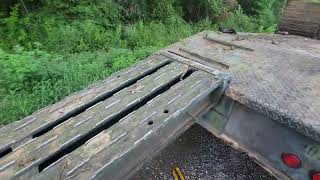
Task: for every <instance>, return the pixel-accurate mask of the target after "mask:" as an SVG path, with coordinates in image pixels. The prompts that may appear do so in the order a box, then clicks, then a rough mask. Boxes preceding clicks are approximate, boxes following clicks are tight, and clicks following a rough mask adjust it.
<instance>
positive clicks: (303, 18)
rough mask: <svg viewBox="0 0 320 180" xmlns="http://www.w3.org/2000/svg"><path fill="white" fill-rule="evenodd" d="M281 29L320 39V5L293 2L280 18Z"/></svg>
mask: <svg viewBox="0 0 320 180" xmlns="http://www.w3.org/2000/svg"><path fill="white" fill-rule="evenodd" d="M279 29H280V30H281V31H288V32H289V33H291V34H296V35H302V36H307V37H312V38H315V39H320V4H319V3H310V2H299V1H292V2H290V3H289V5H288V7H287V9H286V10H285V11H284V13H283V15H282V16H281V18H280V24H279Z"/></svg>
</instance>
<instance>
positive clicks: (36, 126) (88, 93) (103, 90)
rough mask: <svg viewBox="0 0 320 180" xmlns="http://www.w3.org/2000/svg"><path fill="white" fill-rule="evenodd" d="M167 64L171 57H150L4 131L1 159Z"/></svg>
mask: <svg viewBox="0 0 320 180" xmlns="http://www.w3.org/2000/svg"><path fill="white" fill-rule="evenodd" d="M167 62H168V58H165V57H161V56H157V59H155V58H154V57H151V58H150V59H149V60H146V61H144V62H141V63H139V64H137V65H136V66H133V67H130V68H129V69H126V70H124V71H121V72H118V73H116V74H115V75H113V76H111V77H109V78H107V79H105V80H103V81H100V82H98V83H95V84H93V85H91V86H89V87H88V88H87V89H84V90H82V91H80V92H77V93H75V94H73V95H71V96H69V97H66V98H65V99H64V100H62V101H60V102H58V103H56V104H54V105H52V106H49V107H46V108H44V109H42V110H40V111H38V112H36V113H34V114H33V115H31V116H29V117H27V118H25V119H23V120H21V121H18V122H16V123H13V124H10V125H8V126H6V127H4V128H2V129H1V130H0V136H1V137H6V138H1V139H0V157H1V153H2V152H4V151H6V150H8V149H14V148H17V147H18V146H20V145H22V144H24V143H26V142H28V141H29V140H30V139H32V138H33V137H34V136H35V135H37V134H39V133H40V132H41V131H43V130H45V129H46V128H48V127H54V126H55V125H58V124H59V123H61V122H63V121H65V120H67V119H69V118H71V117H72V116H75V115H76V114H77V113H78V111H83V110H85V109H86V108H88V107H90V106H92V105H93V104H95V103H97V102H99V101H101V100H103V99H105V98H106V97H108V96H111V95H112V94H114V93H115V92H117V90H121V88H120V89H119V87H122V88H123V87H125V86H126V85H129V84H131V83H133V82H134V81H135V80H139V79H140V78H143V77H144V76H147V75H148V74H149V73H150V72H152V71H154V70H157V69H158V68H160V67H162V66H163V65H165V63H167ZM129 74H130V76H129ZM117 88H118V89H117ZM17 132H19V133H17Z"/></svg>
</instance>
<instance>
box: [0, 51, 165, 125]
mask: <svg viewBox="0 0 320 180" xmlns="http://www.w3.org/2000/svg"><path fill="white" fill-rule="evenodd" d="M157 49H159V47H145V48H141V49H137V50H127V49H114V50H111V51H110V52H109V53H106V52H94V53H90V52H85V53H78V54H73V55H69V56H66V57H64V58H63V59H64V61H66V66H67V71H66V72H64V74H63V77H61V78H57V79H55V78H53V79H48V80H44V81H40V82H38V83H36V84H35V85H34V86H32V88H31V89H23V90H20V91H16V92H14V91H12V92H10V93H8V94H6V95H5V96H4V97H2V99H0V109H1V113H0V119H1V124H8V123H11V122H13V121H15V120H17V119H19V118H23V117H25V116H27V115H29V114H31V113H32V112H34V111H36V110H38V109H40V108H42V107H45V106H47V105H49V104H52V103H54V102H57V101H59V100H61V99H62V98H64V97H65V96H68V95H69V94H72V93H73V92H75V91H78V90H81V89H83V88H85V87H86V86H88V85H89V84H92V83H94V82H96V81H98V80H100V79H103V78H105V77H107V76H109V75H111V74H112V73H114V72H116V71H118V70H120V69H123V68H126V67H128V66H130V65H132V64H134V63H136V62H138V61H139V60H141V59H143V58H145V57H147V56H149V55H150V54H151V53H153V52H154V51H155V50H157Z"/></svg>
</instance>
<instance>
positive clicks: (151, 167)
mask: <svg viewBox="0 0 320 180" xmlns="http://www.w3.org/2000/svg"><path fill="white" fill-rule="evenodd" d="M175 166H178V167H179V168H180V169H181V170H182V173H183V175H184V176H185V178H186V180H193V179H208V180H225V179H235V180H251V179H254V180H256V179H268V180H269V179H272V180H273V179H275V178H274V177H272V176H271V175H269V174H268V172H266V171H265V170H264V169H263V168H261V167H260V166H259V165H257V164H256V163H255V162H254V161H253V160H252V159H251V158H250V157H248V155H246V154H245V153H243V152H239V151H236V150H234V149H232V148H231V147H229V146H228V145H226V144H224V143H223V142H222V141H221V140H219V139H217V138H215V137H214V136H213V135H212V134H210V133H209V132H208V131H206V130H205V129H203V128H202V127H200V126H199V125H194V126H193V127H192V128H190V129H189V130H188V131H187V132H185V133H184V134H183V135H182V136H181V137H180V138H178V139H177V140H176V141H175V142H174V143H173V144H171V145H169V146H168V147H167V148H166V149H165V150H164V151H162V152H161V153H160V154H159V155H158V156H156V157H155V158H153V159H152V160H150V161H149V162H148V163H147V164H146V165H145V166H144V167H143V168H142V170H140V171H139V172H138V173H137V174H136V175H135V176H134V177H133V178H132V180H158V179H174V177H173V175H172V169H173V168H174V167H175Z"/></svg>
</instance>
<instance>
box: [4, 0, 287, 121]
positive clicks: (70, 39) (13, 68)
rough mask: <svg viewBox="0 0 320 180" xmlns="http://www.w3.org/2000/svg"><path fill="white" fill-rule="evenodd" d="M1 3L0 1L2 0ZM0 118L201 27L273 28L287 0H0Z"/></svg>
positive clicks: (13, 116)
mask: <svg viewBox="0 0 320 180" xmlns="http://www.w3.org/2000/svg"><path fill="white" fill-rule="evenodd" d="M1 1H3V2H1ZM0 2H1V5H2V7H0V123H2V124H6V123H10V122H13V121H15V120H18V119H20V118H22V117H25V116H27V115H29V114H31V113H32V112H34V111H36V110H37V109H39V108H42V107H45V106H47V105H49V104H51V103H54V102H56V101H59V100H60V99H62V98H63V97H65V96H67V95H69V94H71V93H73V92H75V91H78V90H80V89H82V88H84V87H86V86H88V85H89V84H91V83H93V82H95V81H97V80H100V79H103V78H105V77H107V76H109V75H110V74H112V73H114V72H116V71H118V70H120V69H123V68H126V67H128V66H130V65H131V64H133V63H136V62H137V61H139V60H141V59H143V58H145V57H147V56H149V55H150V54H152V53H153V52H155V51H156V50H158V49H160V48H163V47H165V46H167V45H169V44H171V43H174V42H176V41H179V40H180V39H183V38H185V37H188V36H191V35H192V34H194V33H197V32H200V31H203V30H217V29H218V28H219V27H233V28H235V29H237V30H238V31H250V32H273V31H275V29H276V24H277V19H278V15H279V13H280V11H281V9H282V7H283V6H284V4H285V3H286V1H285V0H257V1H250V0H239V2H237V1H235V0H113V1H112V0H82V1H75V0H46V1H44V0H24V1H21V0H19V1H4V0H0Z"/></svg>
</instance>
